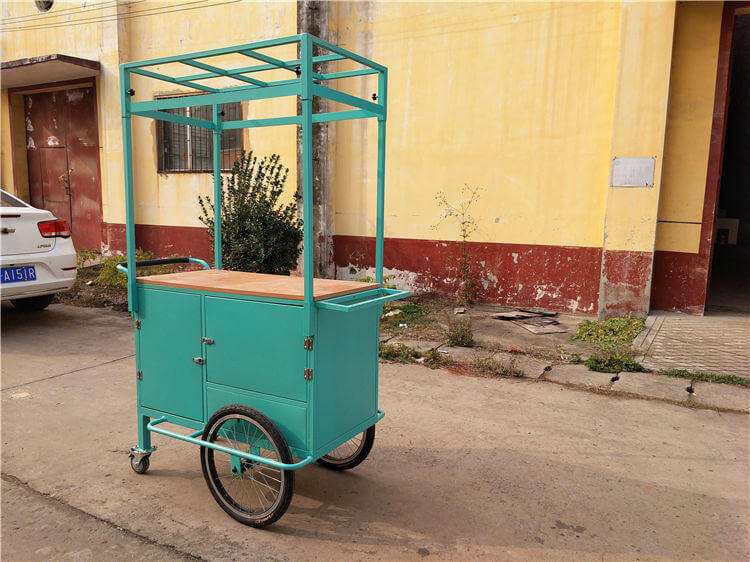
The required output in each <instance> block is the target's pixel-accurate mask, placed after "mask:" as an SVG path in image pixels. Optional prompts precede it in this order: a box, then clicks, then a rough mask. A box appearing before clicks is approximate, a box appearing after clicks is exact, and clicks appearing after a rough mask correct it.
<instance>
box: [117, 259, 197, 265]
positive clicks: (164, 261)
mask: <svg viewBox="0 0 750 562" xmlns="http://www.w3.org/2000/svg"><path fill="white" fill-rule="evenodd" d="M170 263H190V258H186V257H177V258H157V259H155V260H140V261H136V262H135V266H136V267H146V266H148V265H167V264H170ZM120 265H121V266H123V267H127V266H128V262H126V261H122V262H120Z"/></svg>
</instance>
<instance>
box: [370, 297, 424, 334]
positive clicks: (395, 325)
mask: <svg viewBox="0 0 750 562" xmlns="http://www.w3.org/2000/svg"><path fill="white" fill-rule="evenodd" d="M387 304H390V303H387ZM395 310H398V311H399V313H398V314H395V315H391V316H383V318H382V319H381V321H380V327H381V328H382V329H383V330H385V331H386V332H388V333H391V334H397V333H400V332H402V331H403V330H404V329H405V328H402V327H401V324H406V325H407V326H414V324H417V323H418V322H419V320H420V319H422V318H424V317H425V316H427V315H428V314H429V313H430V309H428V308H427V307H424V306H421V305H419V304H411V303H406V304H399V303H394V306H392V307H390V310H388V311H386V309H385V307H383V312H384V313H385V314H387V313H388V312H391V311H395Z"/></svg>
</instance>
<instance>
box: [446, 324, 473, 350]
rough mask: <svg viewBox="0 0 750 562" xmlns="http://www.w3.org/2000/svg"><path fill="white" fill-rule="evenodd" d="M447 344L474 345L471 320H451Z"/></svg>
mask: <svg viewBox="0 0 750 562" xmlns="http://www.w3.org/2000/svg"><path fill="white" fill-rule="evenodd" d="M445 344H446V345H449V346H451V347H474V334H473V333H472V331H471V321H470V320H469V319H466V320H451V321H450V324H449V325H448V335H447V337H446V339H445Z"/></svg>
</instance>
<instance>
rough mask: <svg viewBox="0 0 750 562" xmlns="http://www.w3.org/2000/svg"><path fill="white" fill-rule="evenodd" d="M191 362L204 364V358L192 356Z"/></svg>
mask: <svg viewBox="0 0 750 562" xmlns="http://www.w3.org/2000/svg"><path fill="white" fill-rule="evenodd" d="M193 363H198V365H205V364H206V360H205V359H203V357H193Z"/></svg>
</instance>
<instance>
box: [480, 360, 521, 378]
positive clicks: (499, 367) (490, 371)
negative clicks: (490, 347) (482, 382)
mask: <svg viewBox="0 0 750 562" xmlns="http://www.w3.org/2000/svg"><path fill="white" fill-rule="evenodd" d="M473 367H474V368H475V369H476V370H477V371H479V372H481V373H483V374H485V375H489V376H492V377H522V376H523V372H522V371H520V370H519V369H517V368H516V361H515V359H514V360H512V361H511V362H510V365H504V364H503V363H501V362H500V361H498V360H496V359H493V358H492V357H482V358H481V359H477V360H476V361H474V363H473Z"/></svg>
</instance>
